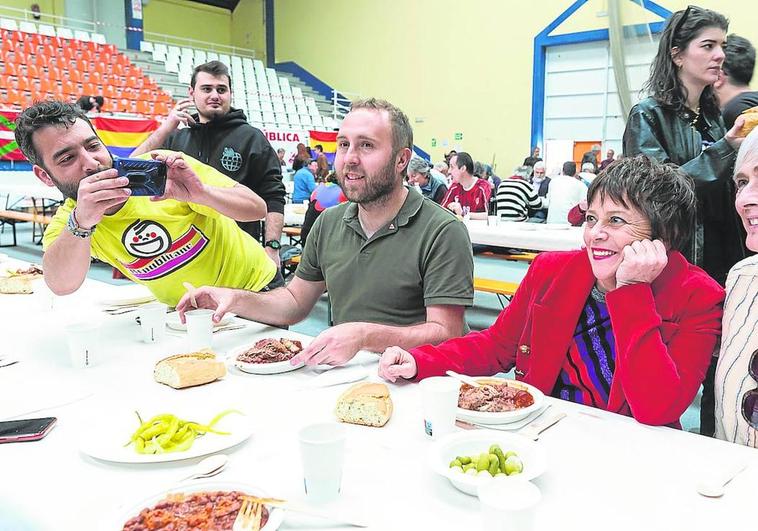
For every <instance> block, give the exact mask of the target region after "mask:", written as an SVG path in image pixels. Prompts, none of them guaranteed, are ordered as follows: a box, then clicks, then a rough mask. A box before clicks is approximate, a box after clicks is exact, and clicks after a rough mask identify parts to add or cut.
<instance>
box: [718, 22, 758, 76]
mask: <svg viewBox="0 0 758 531" xmlns="http://www.w3.org/2000/svg"><path fill="white" fill-rule="evenodd" d="M724 55H725V57H724V64H723V65H721V69H722V70H723V71H724V73H725V74H726V75H728V76H729V79H730V80H731V82H732V84H733V85H738V86H740V85H745V86H747V85H749V84H750V80H751V79H753V69H755V48H754V47H753V45H752V44H750V41H749V40H747V39H746V38H744V37H740V36H739V35H735V34H734V33H732V34H731V35H729V36H728V37H727V38H726V45H725V46H724Z"/></svg>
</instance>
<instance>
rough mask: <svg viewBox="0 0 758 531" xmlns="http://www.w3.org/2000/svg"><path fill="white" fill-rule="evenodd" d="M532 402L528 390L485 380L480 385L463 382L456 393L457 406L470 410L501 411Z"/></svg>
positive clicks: (523, 406)
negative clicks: (457, 393)
mask: <svg viewBox="0 0 758 531" xmlns="http://www.w3.org/2000/svg"><path fill="white" fill-rule="evenodd" d="M482 383H485V382H482ZM532 404H534V397H533V396H532V395H531V393H530V392H529V391H525V390H523V389H520V388H518V387H512V386H509V385H508V384H506V383H490V382H486V383H485V385H482V387H472V386H470V385H468V384H463V385H462V386H461V390H460V393H459V395H458V407H460V408H463V409H468V410H470V411H485V412H488V413H502V412H503V411H514V410H516V409H522V408H525V407H529V406H531V405H532Z"/></svg>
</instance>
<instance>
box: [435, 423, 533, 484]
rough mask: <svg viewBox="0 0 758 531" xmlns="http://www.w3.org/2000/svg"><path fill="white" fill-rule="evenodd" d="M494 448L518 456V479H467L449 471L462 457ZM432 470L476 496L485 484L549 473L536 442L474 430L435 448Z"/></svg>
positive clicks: (514, 435)
mask: <svg viewBox="0 0 758 531" xmlns="http://www.w3.org/2000/svg"><path fill="white" fill-rule="evenodd" d="M493 444H499V445H500V448H501V449H502V450H503V453H505V452H510V451H513V452H516V454H518V456H519V458H520V459H521V461H522V462H523V463H524V471H523V472H522V473H521V474H517V475H515V476H506V477H498V478H493V477H491V476H489V475H481V476H468V475H466V474H463V473H461V472H455V471H453V470H452V469H451V468H450V461H452V460H453V459H455V458H456V457H458V456H462V455H467V456H470V455H475V454H480V453H483V452H486V451H488V450H489V447H490V446H491V445H493ZM429 466H430V467H431V469H432V470H434V471H435V472H437V473H438V474H440V475H442V476H444V477H446V478H448V479H449V480H450V483H452V484H453V486H454V487H455V488H457V489H458V490H460V491H462V492H465V493H466V494H470V495H472V496H476V489H477V487H478V486H479V485H481V484H482V483H484V482H486V481H511V480H516V481H518V480H526V481H529V480H532V479H534V478H536V477H539V476H541V475H542V474H543V473H544V472H545V470H546V469H547V457H546V456H545V450H544V449H543V448H542V447H541V446H539V445H538V444H537V443H535V442H534V441H530V440H529V439H527V438H526V437H522V436H521V435H517V434H515V433H501V432H494V431H491V430H472V431H464V432H458V433H452V434H450V435H447V436H445V437H443V438H442V439H440V440H439V441H436V442H434V443H433V444H432V447H431V453H430V455H429Z"/></svg>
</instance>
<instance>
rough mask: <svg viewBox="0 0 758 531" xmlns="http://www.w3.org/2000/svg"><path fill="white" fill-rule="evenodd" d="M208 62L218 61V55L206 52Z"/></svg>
mask: <svg viewBox="0 0 758 531" xmlns="http://www.w3.org/2000/svg"><path fill="white" fill-rule="evenodd" d="M208 61H218V54H217V53H216V52H208Z"/></svg>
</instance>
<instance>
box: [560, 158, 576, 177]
mask: <svg viewBox="0 0 758 531" xmlns="http://www.w3.org/2000/svg"><path fill="white" fill-rule="evenodd" d="M563 175H568V176H569V177H573V176H574V175H576V162H574V161H573V160H569V161H567V162H564V163H563Z"/></svg>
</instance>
